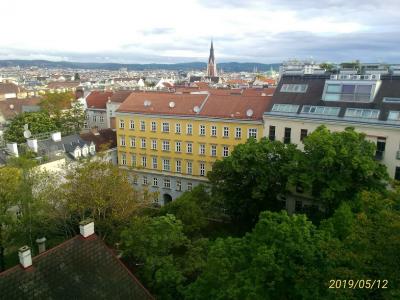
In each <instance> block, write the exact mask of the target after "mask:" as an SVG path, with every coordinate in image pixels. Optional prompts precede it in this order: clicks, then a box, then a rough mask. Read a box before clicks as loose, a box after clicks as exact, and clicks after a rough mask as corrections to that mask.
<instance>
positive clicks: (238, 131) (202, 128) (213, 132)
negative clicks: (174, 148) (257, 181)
mask: <svg viewBox="0 0 400 300" xmlns="http://www.w3.org/2000/svg"><path fill="white" fill-rule="evenodd" d="M119 128H121V129H124V128H125V120H122V119H121V120H119ZM129 129H131V130H134V129H135V121H134V120H130V121H129ZM140 130H141V131H145V130H146V122H145V121H143V120H142V121H140ZM151 131H152V132H156V131H157V123H156V122H155V121H152V122H151ZM161 132H165V133H169V132H170V123H169V122H162V124H161ZM175 133H177V134H180V133H182V128H181V124H180V123H176V124H175ZM186 134H188V135H192V134H193V125H192V124H187V125H186ZM199 135H200V136H205V135H206V125H202V124H201V125H199ZM229 135H230V132H229V127H223V128H222V136H223V137H229ZM210 136H214V137H216V136H217V126H215V125H212V126H211V127H210ZM247 137H248V138H251V137H254V138H257V128H249V129H248V131H247ZM235 138H239V139H240V138H242V128H240V127H237V128H235Z"/></svg>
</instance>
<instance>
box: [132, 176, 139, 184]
mask: <svg viewBox="0 0 400 300" xmlns="http://www.w3.org/2000/svg"><path fill="white" fill-rule="evenodd" d="M133 184H138V180H137V176H134V177H133Z"/></svg>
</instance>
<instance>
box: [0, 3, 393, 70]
mask: <svg viewBox="0 0 400 300" xmlns="http://www.w3.org/2000/svg"><path fill="white" fill-rule="evenodd" d="M305 4H307V5H305ZM3 6H4V11H7V12H8V13H7V14H5V15H4V16H3V22H4V24H10V25H11V26H10V28H9V29H8V30H4V31H2V33H1V39H0V59H2V60H4V59H45V60H51V61H74V62H115V63H180V62H182V63H184V62H205V61H207V57H208V54H209V51H208V49H209V43H210V40H211V39H213V40H214V47H215V56H216V60H217V62H230V61H237V62H259V63H278V62H281V61H282V60H286V59H289V58H298V59H310V58H313V59H315V60H317V61H333V62H340V61H348V60H355V59H360V60H361V61H364V62H387V63H396V62H399V61H400V53H399V52H397V51H395V49H396V45H397V44H399V42H400V34H399V33H400V26H399V22H398V19H399V17H400V12H399V11H398V10H396V9H395V8H396V7H397V6H396V1H393V0H387V1H377V0H368V1H359V0H354V1H330V0H322V1H314V0H313V1H296V3H292V2H291V1H275V0H273V1H268V3H264V1H258V0H252V1H246V2H245V3H242V2H240V1H236V0H233V1H224V0H218V1H196V0H190V1H185V5H184V6H183V5H182V3H179V2H178V1H176V0H173V1H170V2H168V3H164V2H162V1H151V2H147V3H146V2H141V3H140V5H139V4H138V3H134V2H133V3H126V2H124V1H120V0H115V1H114V2H113V4H112V6H110V4H109V3H107V1H100V2H99V1H97V2H96V5H94V2H93V1H86V2H78V1H77V0H72V1H70V2H69V5H68V6H65V7H62V10H60V11H59V14H58V13H54V12H52V13H50V11H51V10H53V11H54V7H53V6H54V5H52V2H51V1H49V0H42V1H40V2H34V3H31V2H30V1H25V0H18V1H14V2H6V3H4V4H3ZM20 7H24V10H21V9H20ZM61 14H62V16H63V18H61V19H60V15H61ZM371 15H372V17H371ZM16 20H17V22H16ZM82 24H85V25H84V26H83V25H82Z"/></svg>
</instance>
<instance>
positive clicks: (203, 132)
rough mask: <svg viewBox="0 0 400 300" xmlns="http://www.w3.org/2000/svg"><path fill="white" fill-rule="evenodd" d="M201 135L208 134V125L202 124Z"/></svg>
mask: <svg viewBox="0 0 400 300" xmlns="http://www.w3.org/2000/svg"><path fill="white" fill-rule="evenodd" d="M199 131H200V135H206V126H205V125H200V130H199Z"/></svg>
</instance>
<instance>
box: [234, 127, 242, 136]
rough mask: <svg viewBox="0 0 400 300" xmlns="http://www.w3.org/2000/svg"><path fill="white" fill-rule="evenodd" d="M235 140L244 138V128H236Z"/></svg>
mask: <svg viewBox="0 0 400 300" xmlns="http://www.w3.org/2000/svg"><path fill="white" fill-rule="evenodd" d="M235 138H236V139H241V138H242V128H241V127H236V128H235Z"/></svg>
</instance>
